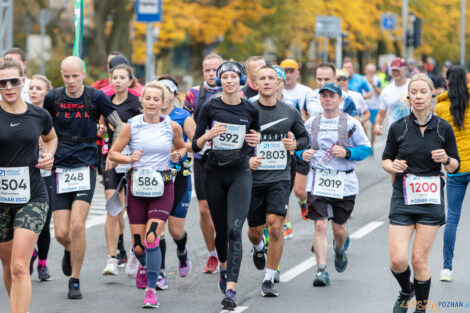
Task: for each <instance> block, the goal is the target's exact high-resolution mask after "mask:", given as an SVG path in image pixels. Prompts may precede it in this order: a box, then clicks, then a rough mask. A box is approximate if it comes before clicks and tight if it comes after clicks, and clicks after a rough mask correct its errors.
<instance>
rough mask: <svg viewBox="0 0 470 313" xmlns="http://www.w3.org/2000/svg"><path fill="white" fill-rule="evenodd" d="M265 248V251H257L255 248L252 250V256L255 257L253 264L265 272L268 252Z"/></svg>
mask: <svg viewBox="0 0 470 313" xmlns="http://www.w3.org/2000/svg"><path fill="white" fill-rule="evenodd" d="M265 251H266V250H265V248H264V247H263V250H261V251H256V249H255V247H253V250H251V254H252V255H253V263H255V267H256V268H257V269H259V270H264V268H265V267H266V252H265Z"/></svg>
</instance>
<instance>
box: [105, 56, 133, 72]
mask: <svg viewBox="0 0 470 313" xmlns="http://www.w3.org/2000/svg"><path fill="white" fill-rule="evenodd" d="M119 64H126V65H131V64H130V63H129V60H128V59H127V58H126V57H125V56H123V55H116V56H114V57H112V58H111V60H110V61H109V71H110V72H111V71H112V70H113V68H115V67H116V66H118V65H119Z"/></svg>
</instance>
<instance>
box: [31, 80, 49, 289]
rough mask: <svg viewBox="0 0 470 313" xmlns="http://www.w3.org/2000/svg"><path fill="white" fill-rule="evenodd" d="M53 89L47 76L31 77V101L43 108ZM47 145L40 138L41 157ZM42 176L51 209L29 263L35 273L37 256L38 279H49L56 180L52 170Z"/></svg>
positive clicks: (44, 172)
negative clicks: (53, 185) (48, 260)
mask: <svg viewBox="0 0 470 313" xmlns="http://www.w3.org/2000/svg"><path fill="white" fill-rule="evenodd" d="M51 89H52V85H51V82H50V81H49V79H47V77H45V76H43V75H39V74H36V75H34V76H33V77H32V78H31V81H30V84H29V98H30V99H31V103H32V104H34V105H36V106H39V107H41V108H42V106H43V104H44V98H45V96H46V94H47V93H48V92H49V90H51ZM45 149H46V147H45V146H44V145H43V144H42V140H41V139H39V158H41V153H44V152H45ZM40 172H41V176H42V177H43V178H44V181H45V182H46V187H47V195H48V198H49V202H48V206H49V210H48V211H47V217H46V222H45V223H44V227H43V228H42V231H41V233H40V234H39V237H38V244H37V245H38V249H37V250H36V249H34V251H33V256H32V257H31V262H30V265H29V273H30V274H32V273H33V269H34V261H35V260H36V258H37V257H39V260H38V266H37V270H38V280H39V281H48V280H52V276H51V274H50V273H49V269H48V268H47V255H48V254H49V246H50V245H51V232H50V222H51V216H52V208H53V207H54V206H53V202H52V201H53V197H54V195H53V194H52V184H54V183H55V182H54V181H53V179H54V178H53V177H52V175H51V174H52V173H51V171H44V170H41V171H40Z"/></svg>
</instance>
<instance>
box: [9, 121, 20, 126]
mask: <svg viewBox="0 0 470 313" xmlns="http://www.w3.org/2000/svg"><path fill="white" fill-rule="evenodd" d="M20 124H21V123H16V124H13V123H11V122H10V127H15V126H17V125H20Z"/></svg>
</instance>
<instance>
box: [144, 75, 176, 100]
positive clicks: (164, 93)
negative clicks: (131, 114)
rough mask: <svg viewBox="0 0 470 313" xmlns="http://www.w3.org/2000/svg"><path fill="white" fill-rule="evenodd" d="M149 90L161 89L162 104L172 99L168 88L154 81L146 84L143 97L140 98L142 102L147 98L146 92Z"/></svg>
mask: <svg viewBox="0 0 470 313" xmlns="http://www.w3.org/2000/svg"><path fill="white" fill-rule="evenodd" d="M149 88H155V89H160V90H161V91H162V102H165V101H167V100H168V98H170V91H169V90H168V88H166V86H165V85H164V84H163V83H161V82H159V81H158V80H153V81H151V82H148V83H146V84H145V86H144V89H143V90H142V97H141V98H140V101H141V102H142V99H143V98H144V96H145V92H146V91H147V89H149Z"/></svg>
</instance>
